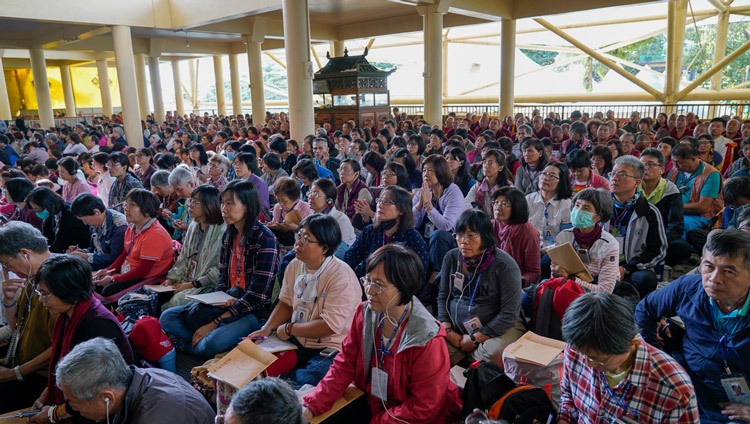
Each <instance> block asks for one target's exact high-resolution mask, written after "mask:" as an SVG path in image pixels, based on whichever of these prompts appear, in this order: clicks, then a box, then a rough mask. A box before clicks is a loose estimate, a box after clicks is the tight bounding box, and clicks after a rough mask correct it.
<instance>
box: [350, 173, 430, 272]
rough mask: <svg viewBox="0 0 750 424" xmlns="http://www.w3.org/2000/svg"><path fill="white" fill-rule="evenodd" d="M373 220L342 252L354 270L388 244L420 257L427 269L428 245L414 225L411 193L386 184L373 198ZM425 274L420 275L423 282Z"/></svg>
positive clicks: (424, 267) (358, 268)
mask: <svg viewBox="0 0 750 424" xmlns="http://www.w3.org/2000/svg"><path fill="white" fill-rule="evenodd" d="M375 203H376V204H377V207H376V208H375V216H374V223H373V224H370V225H368V226H366V227H365V228H364V229H363V230H362V232H361V233H359V236H358V237H357V240H356V241H355V242H354V244H352V245H351V247H350V248H349V250H347V251H346V254H345V255H344V261H345V262H346V263H348V264H349V266H351V267H352V269H354V270H355V271H357V270H360V269H361V270H363V269H364V267H362V268H360V265H364V261H365V260H366V259H367V258H368V257H369V256H370V255H371V254H372V253H373V252H375V251H376V250H378V249H379V248H381V247H383V246H384V245H386V244H390V243H400V244H402V245H404V246H406V247H408V248H409V249H411V250H413V251H414V253H416V254H417V256H419V258H420V259H421V260H422V269H424V270H425V272H427V267H426V266H425V264H427V263H428V255H427V244H426V243H425V241H424V238H423V237H422V235H421V234H419V232H418V231H417V230H416V229H415V228H414V212H413V210H412V207H411V203H412V200H411V194H409V192H408V191H406V190H404V189H403V188H401V187H399V186H395V185H392V186H388V187H386V188H385V189H384V190H383V192H382V193H380V197H378V198H377V199H375ZM426 277H427V274H425V275H424V276H423V281H424V279H426Z"/></svg>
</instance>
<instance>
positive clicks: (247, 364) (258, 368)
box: [208, 339, 276, 389]
mask: <svg viewBox="0 0 750 424" xmlns="http://www.w3.org/2000/svg"><path fill="white" fill-rule="evenodd" d="M274 361H276V356H274V355H273V354H272V353H268V352H266V351H265V350H263V348H261V347H259V346H257V345H256V344H255V343H253V342H252V341H251V340H250V339H245V340H243V341H242V342H241V343H240V344H238V345H237V347H235V348H234V349H232V350H231V351H230V352H229V353H227V354H226V356H224V357H223V358H221V359H219V360H218V361H217V362H215V363H213V364H211V365H210V366H209V367H208V375H209V377H212V378H215V379H217V380H221V381H223V382H225V383H227V384H229V385H231V386H232V387H235V388H237V389H241V388H242V387H244V386H245V385H246V384H247V383H249V382H251V381H253V380H254V379H255V377H257V376H258V375H259V374H260V373H262V372H263V371H264V370H265V369H266V368H268V366H269V365H271V364H272V363H274Z"/></svg>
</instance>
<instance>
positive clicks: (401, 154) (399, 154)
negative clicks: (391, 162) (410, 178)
mask: <svg viewBox="0 0 750 424" xmlns="http://www.w3.org/2000/svg"><path fill="white" fill-rule="evenodd" d="M417 137H419V136H417ZM419 139H420V140H422V138H421V137H419ZM397 158H399V159H401V160H402V161H403V165H404V166H405V167H406V175H411V173H412V172H414V170H415V169H416V168H417V163H416V162H414V158H413V157H411V154H410V153H409V151H408V150H406V149H403V148H402V149H398V150H396V152H395V153H394V154H393V159H397Z"/></svg>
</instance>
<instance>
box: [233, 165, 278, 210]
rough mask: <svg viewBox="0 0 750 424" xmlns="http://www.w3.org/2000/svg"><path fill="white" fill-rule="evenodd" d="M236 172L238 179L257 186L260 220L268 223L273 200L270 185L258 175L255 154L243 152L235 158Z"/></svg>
mask: <svg viewBox="0 0 750 424" xmlns="http://www.w3.org/2000/svg"><path fill="white" fill-rule="evenodd" d="M234 171H235V173H236V174H237V178H239V179H243V180H248V181H250V182H251V183H253V184H255V189H256V190H257V192H258V200H259V201H260V213H261V214H262V215H258V218H261V217H262V220H263V222H265V221H267V219H266V218H267V217H268V216H269V211H270V210H271V198H270V197H269V195H268V185H266V182H265V181H263V179H262V178H260V177H259V176H258V175H260V170H259V169H258V159H257V156H255V154H254V153H251V152H243V153H240V154H238V155H237V156H236V157H235V158H234Z"/></svg>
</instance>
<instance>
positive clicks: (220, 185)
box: [207, 153, 230, 192]
mask: <svg viewBox="0 0 750 424" xmlns="http://www.w3.org/2000/svg"><path fill="white" fill-rule="evenodd" d="M208 163H209V168H208V176H209V179H208V181H207V183H208V184H211V185H212V186H214V187H216V189H218V190H219V192H221V191H222V190H224V187H226V186H227V184H229V181H227V177H226V175H227V171H229V165H230V161H229V159H227V157H226V156H224V155H222V154H220V153H217V154H215V155H213V156H211V159H209V160H208Z"/></svg>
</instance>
